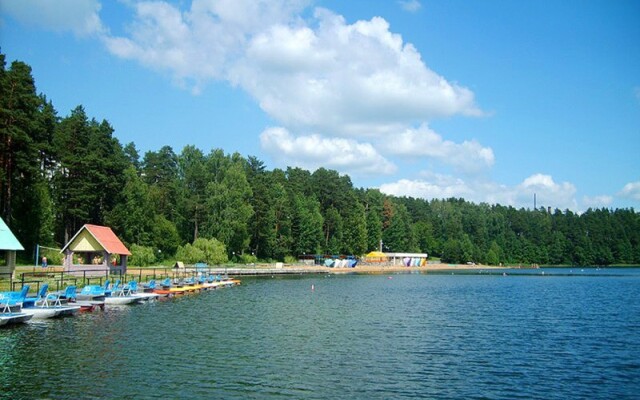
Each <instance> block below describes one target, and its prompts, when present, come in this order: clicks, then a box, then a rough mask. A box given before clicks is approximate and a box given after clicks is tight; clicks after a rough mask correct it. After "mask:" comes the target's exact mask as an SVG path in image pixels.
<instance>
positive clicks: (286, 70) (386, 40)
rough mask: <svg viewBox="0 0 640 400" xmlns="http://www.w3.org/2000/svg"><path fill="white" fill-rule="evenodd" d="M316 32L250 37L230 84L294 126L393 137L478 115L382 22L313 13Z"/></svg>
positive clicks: (281, 29)
mask: <svg viewBox="0 0 640 400" xmlns="http://www.w3.org/2000/svg"><path fill="white" fill-rule="evenodd" d="M314 16H315V20H316V21H317V28H315V29H312V28H310V27H309V26H282V25H278V26H273V27H271V28H270V29H268V30H266V31H265V32H262V33H260V34H259V35H256V36H255V37H253V38H252V40H251V41H250V42H249V44H248V48H247V52H246V57H244V58H242V59H240V60H239V61H238V63H237V64H236V65H235V67H234V69H233V71H230V79H231V80H232V81H233V82H235V83H236V84H238V85H240V86H242V87H243V88H244V89H246V90H247V91H248V92H249V93H251V94H252V95H253V96H254V97H255V98H256V99H257V100H258V102H259V104H260V106H261V107H262V109H263V110H265V111H266V112H267V113H268V114H269V115H271V116H272V117H274V118H275V119H277V120H278V121H280V122H282V123H283V124H284V125H286V126H288V127H291V128H294V129H308V130H312V131H314V132H319V133H322V134H329V135H352V136H353V135H355V136H364V135H369V136H375V135H384V134H393V133H395V132H396V131H397V129H398V127H399V126H406V125H407V124H410V123H411V122H413V121H416V120H429V119H432V118H438V117H445V116H451V115H456V114H461V115H481V114H482V112H481V111H480V110H479V108H478V107H477V106H476V105H475V101H474V95H473V93H472V92H471V91H470V90H469V89H467V88H464V87H461V86H458V85H456V84H453V83H450V82H448V81H447V80H446V79H444V78H443V77H442V76H440V75H438V74H436V73H435V72H434V71H432V70H430V69H429V68H428V67H427V66H426V65H425V64H424V62H423V61H422V59H421V57H420V54H419V53H418V52H417V50H416V49H415V48H414V47H413V45H411V44H410V43H404V42H403V40H402V37H401V36H400V35H397V34H394V33H392V32H390V30H389V24H388V23H387V22H386V21H385V20H384V19H383V18H380V17H374V18H372V19H371V20H369V21H357V22H355V23H353V24H348V23H346V22H345V20H344V18H343V17H342V16H339V15H336V14H334V13H332V12H330V11H328V10H324V9H317V10H316V12H315V14H314Z"/></svg>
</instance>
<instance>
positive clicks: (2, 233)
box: [0, 218, 24, 251]
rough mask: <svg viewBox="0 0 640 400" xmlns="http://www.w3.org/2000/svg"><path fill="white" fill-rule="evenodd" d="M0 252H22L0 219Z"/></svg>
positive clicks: (11, 233) (9, 230)
mask: <svg viewBox="0 0 640 400" xmlns="http://www.w3.org/2000/svg"><path fill="white" fill-rule="evenodd" d="M0 250H14V251H15V250H24V247H22V245H21V244H20V242H19V241H18V239H16V237H15V236H14V235H13V232H11V229H9V227H8V226H7V224H5V223H4V220H3V219H2V218H0Z"/></svg>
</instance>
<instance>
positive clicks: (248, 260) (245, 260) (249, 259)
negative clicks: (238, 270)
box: [240, 254, 258, 264]
mask: <svg viewBox="0 0 640 400" xmlns="http://www.w3.org/2000/svg"><path fill="white" fill-rule="evenodd" d="M257 262H258V257H256V256H254V255H252V254H241V255H240V263H242V264H255V263H257Z"/></svg>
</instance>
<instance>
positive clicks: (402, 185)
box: [380, 175, 474, 199]
mask: <svg viewBox="0 0 640 400" xmlns="http://www.w3.org/2000/svg"><path fill="white" fill-rule="evenodd" d="M380 191H381V192H383V193H386V194H390V195H394V196H410V197H415V198H422V199H446V198H450V197H465V198H469V196H471V195H473V194H474V191H473V189H472V188H471V187H469V185H468V184H467V183H466V182H464V181H463V180H462V179H460V178H455V177H452V176H447V175H434V176H433V177H432V179H420V180H410V179H400V180H398V181H397V182H391V183H385V184H383V185H380Z"/></svg>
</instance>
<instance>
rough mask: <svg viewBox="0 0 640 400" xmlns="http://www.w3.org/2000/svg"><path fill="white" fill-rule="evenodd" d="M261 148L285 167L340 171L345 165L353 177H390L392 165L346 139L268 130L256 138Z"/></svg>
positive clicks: (393, 166)
mask: <svg viewBox="0 0 640 400" xmlns="http://www.w3.org/2000/svg"><path fill="white" fill-rule="evenodd" d="M260 143H261V145H262V147H263V148H264V149H265V150H266V151H267V152H269V153H270V154H272V155H278V156H279V157H282V158H283V159H285V160H286V161H287V162H288V163H289V165H291V164H293V165H299V166H303V167H305V168H308V169H311V170H313V169H317V168H319V167H325V168H330V169H335V170H338V171H340V170H344V167H345V166H348V167H349V169H350V170H351V171H353V172H354V173H355V174H360V175H377V174H383V175H387V174H391V173H394V172H395V171H396V166H395V165H393V164H392V163H391V162H389V161H387V160H386V159H385V158H384V157H382V156H381V155H380V154H379V153H378V152H377V151H376V150H375V149H374V148H373V146H371V145H370V144H368V143H358V142H356V141H354V140H350V139H341V138H323V137H322V136H319V135H309V136H300V137H294V136H293V135H292V134H291V133H290V132H289V131H288V130H287V129H285V128H281V127H274V128H268V129H266V130H265V131H264V132H262V134H261V135H260Z"/></svg>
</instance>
